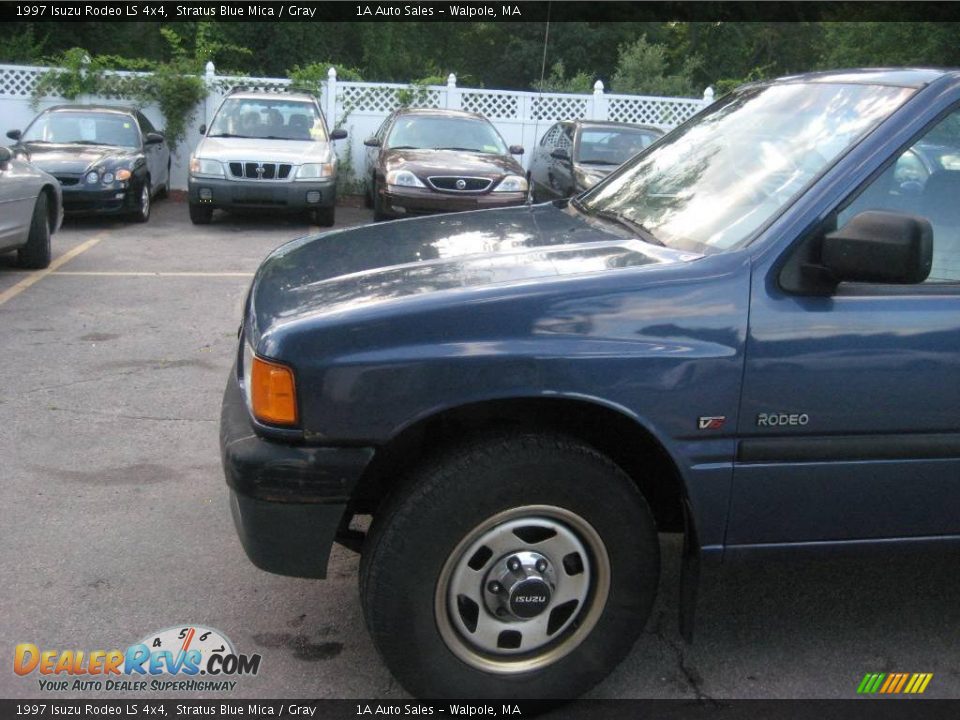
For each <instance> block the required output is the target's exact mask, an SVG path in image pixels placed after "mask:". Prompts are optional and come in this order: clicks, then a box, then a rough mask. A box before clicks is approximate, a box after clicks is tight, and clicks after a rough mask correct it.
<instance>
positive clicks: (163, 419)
mask: <svg viewBox="0 0 960 720" xmlns="http://www.w3.org/2000/svg"><path fill="white" fill-rule="evenodd" d="M48 409H49V410H51V411H53V412H67V413H73V414H75V415H97V416H100V417H107V418H110V419H113V420H153V421H156V422H195V423H211V422H217V418H184V417H164V416H158V415H118V414H116V413H111V412H106V411H104V410H77V409H76V408H62V407H55V406H54V407H50V408H48Z"/></svg>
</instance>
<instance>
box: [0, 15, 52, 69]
mask: <svg viewBox="0 0 960 720" xmlns="http://www.w3.org/2000/svg"><path fill="white" fill-rule="evenodd" d="M11 30H13V29H12V28H11ZM46 43H47V38H46V36H45V37H42V38H37V37H36V36H35V35H34V32H33V25H30V24H27V25H26V27H25V28H24V29H23V30H22V31H19V32H17V31H15V30H14V31H12V32H3V33H0V62H10V63H34V62H38V61H39V60H40V58H41V57H42V56H43V50H44V46H45V45H46Z"/></svg>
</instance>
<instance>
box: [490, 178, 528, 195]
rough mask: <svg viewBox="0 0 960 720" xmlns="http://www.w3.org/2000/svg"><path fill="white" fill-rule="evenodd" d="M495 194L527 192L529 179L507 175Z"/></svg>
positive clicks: (496, 188) (495, 189)
mask: <svg viewBox="0 0 960 720" xmlns="http://www.w3.org/2000/svg"><path fill="white" fill-rule="evenodd" d="M493 191H494V192H526V191H527V179H526V178H524V177H521V176H519V175H507V176H506V177H505V178H504V179H503V180H501V181H500V184H499V185H497V186H496V187H495V188H494V189H493Z"/></svg>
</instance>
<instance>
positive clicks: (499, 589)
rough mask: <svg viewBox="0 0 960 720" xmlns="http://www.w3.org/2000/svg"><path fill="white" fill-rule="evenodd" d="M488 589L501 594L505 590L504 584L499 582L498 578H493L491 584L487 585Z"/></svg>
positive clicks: (495, 593)
mask: <svg viewBox="0 0 960 720" xmlns="http://www.w3.org/2000/svg"><path fill="white" fill-rule="evenodd" d="M487 590H489V591H490V592H492V593H493V594H494V595H499V594H500V593H502V592H503V585H501V584H500V583H498V582H497V581H496V580H493V581H492V582H490V584H489V585H487Z"/></svg>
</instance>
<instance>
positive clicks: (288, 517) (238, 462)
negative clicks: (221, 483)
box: [220, 369, 374, 578]
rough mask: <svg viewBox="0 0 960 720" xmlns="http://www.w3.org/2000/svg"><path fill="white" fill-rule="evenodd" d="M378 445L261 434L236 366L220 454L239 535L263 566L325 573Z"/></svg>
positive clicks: (273, 569) (315, 575)
mask: <svg viewBox="0 0 960 720" xmlns="http://www.w3.org/2000/svg"><path fill="white" fill-rule="evenodd" d="M373 452H374V451H373V449H372V448H344V447H309V446H303V445H291V444H287V443H281V442H274V441H271V440H266V439H264V438H261V437H259V436H258V435H257V434H256V433H255V432H254V430H253V427H252V426H251V424H250V416H249V414H248V411H247V405H246V401H245V400H244V397H243V392H242V390H241V389H240V384H239V381H238V378H237V373H236V370H235V369H234V371H233V372H231V373H230V379H229V381H228V382H227V388H226V390H225V392H224V394H223V406H222V408H221V413H220V454H221V460H222V462H223V470H224V474H225V475H226V479H227V485H228V486H229V487H230V509H231V512H232V514H233V521H234V525H235V526H236V529H237V534H238V535H239V536H240V542H241V543H242V545H243V549H244V550H245V551H246V553H247V557H249V558H250V560H251V561H252V562H253V564H254V565H256V566H257V567H259V568H261V569H263V570H268V571H269V572H273V573H277V574H279V575H292V576H295V577H309V578H324V577H326V574H327V559H328V557H329V555H330V548H331V546H332V545H333V541H334V538H335V536H336V534H337V530H338V529H339V527H340V523H341V520H342V519H343V515H344V511H345V510H346V507H347V502H348V501H349V499H350V495H351V493H352V491H353V488H354V487H355V485H356V484H357V481H358V480H359V479H360V476H361V475H362V474H363V471H364V469H365V468H366V467H367V465H368V464H369V462H370V460H371V459H372V457H373Z"/></svg>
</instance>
